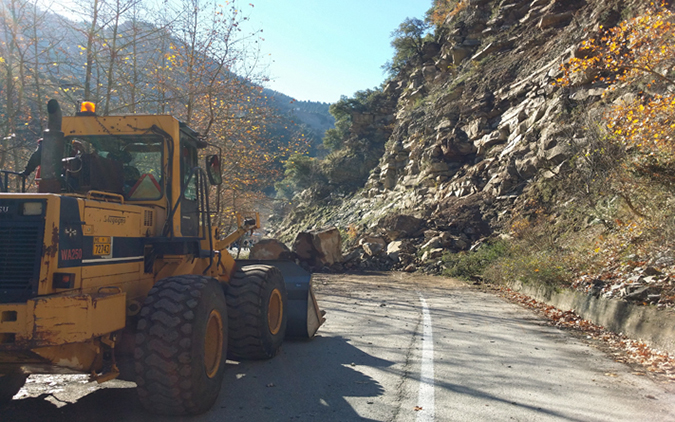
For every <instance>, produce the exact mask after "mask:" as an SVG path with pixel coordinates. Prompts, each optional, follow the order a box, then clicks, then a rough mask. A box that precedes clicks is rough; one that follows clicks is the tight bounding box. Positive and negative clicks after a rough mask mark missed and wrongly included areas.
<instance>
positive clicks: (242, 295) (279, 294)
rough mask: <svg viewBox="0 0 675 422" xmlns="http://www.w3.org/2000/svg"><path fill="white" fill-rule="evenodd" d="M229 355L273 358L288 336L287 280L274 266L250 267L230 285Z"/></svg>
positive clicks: (240, 357) (234, 277) (242, 357)
mask: <svg viewBox="0 0 675 422" xmlns="http://www.w3.org/2000/svg"><path fill="white" fill-rule="evenodd" d="M225 297H226V298H227V309H228V311H229V312H228V320H229V326H228V330H229V340H228V344H229V349H228V356H230V357H231V358H232V359H238V360H245V359H269V358H271V357H273V356H274V355H276V354H277V353H278V352H279V348H280V347H281V343H282V342H283V341H284V337H285V336H286V320H287V316H286V314H287V312H286V309H287V302H288V299H287V294H286V284H285V283H284V277H283V275H282V274H281V271H279V269H278V268H276V267H273V266H271V265H248V266H245V267H242V268H241V269H240V270H238V271H237V272H236V273H235V274H234V275H233V276H232V279H231V280H230V283H229V285H228V286H227V294H226V295H225Z"/></svg>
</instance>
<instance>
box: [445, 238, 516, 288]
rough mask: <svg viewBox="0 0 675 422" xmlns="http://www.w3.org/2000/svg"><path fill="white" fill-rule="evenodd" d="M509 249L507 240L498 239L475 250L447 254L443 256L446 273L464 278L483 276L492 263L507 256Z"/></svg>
mask: <svg viewBox="0 0 675 422" xmlns="http://www.w3.org/2000/svg"><path fill="white" fill-rule="evenodd" d="M509 251H510V246H509V243H508V242H507V241H505V240H496V241H493V242H488V243H485V244H484V245H482V246H480V247H479V248H477V249H476V250H475V251H470V252H460V253H456V254H453V253H448V254H445V255H444V256H443V262H444V265H445V267H446V270H445V271H444V274H445V275H447V276H450V277H458V278H462V279H469V278H471V277H476V276H482V275H483V272H484V271H485V270H486V269H487V268H488V267H489V266H490V265H491V264H493V263H494V262H495V261H497V260H498V259H500V258H502V257H504V256H507V255H508V254H509Z"/></svg>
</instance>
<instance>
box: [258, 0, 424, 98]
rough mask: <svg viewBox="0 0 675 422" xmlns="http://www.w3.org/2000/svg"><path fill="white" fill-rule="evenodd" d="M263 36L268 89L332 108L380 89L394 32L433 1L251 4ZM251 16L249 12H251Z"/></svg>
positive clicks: (277, 0)
mask: <svg viewBox="0 0 675 422" xmlns="http://www.w3.org/2000/svg"><path fill="white" fill-rule="evenodd" d="M250 1H251V3H252V4H253V5H254V7H253V8H252V9H249V8H248V7H246V9H249V10H250V15H249V17H250V19H251V24H252V25H253V26H254V27H258V28H261V29H262V30H263V33H262V37H263V38H264V39H265V41H264V42H263V43H262V51H263V53H264V55H265V56H266V58H265V60H267V61H268V62H269V76H270V78H271V81H270V82H269V83H268V84H267V87H268V88H271V89H274V90H275V91H279V92H281V93H283V94H286V95H288V96H291V97H293V98H295V99H297V100H301V101H304V100H310V101H321V102H328V103H333V102H335V101H337V100H339V99H340V96H341V95H346V96H348V97H351V96H352V95H353V94H354V93H355V92H356V91H360V90H364V89H368V88H374V87H377V86H379V85H380V84H381V83H382V82H383V81H384V78H385V75H384V73H383V71H382V65H383V64H384V63H385V62H386V61H387V60H390V59H391V58H392V56H393V50H392V48H391V46H390V42H391V38H390V35H391V32H392V31H393V30H394V29H396V28H397V27H398V25H399V24H400V23H401V22H403V20H404V19H405V18H407V17H410V18H419V19H423V18H424V13H425V12H426V11H427V10H428V9H429V8H430V7H431V3H432V2H431V0H286V1H284V0H250ZM247 11H248V10H247Z"/></svg>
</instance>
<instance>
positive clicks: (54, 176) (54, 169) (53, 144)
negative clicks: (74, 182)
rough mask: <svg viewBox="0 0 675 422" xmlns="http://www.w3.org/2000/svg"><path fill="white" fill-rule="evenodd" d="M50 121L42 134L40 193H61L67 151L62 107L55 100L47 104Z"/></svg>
mask: <svg viewBox="0 0 675 422" xmlns="http://www.w3.org/2000/svg"><path fill="white" fill-rule="evenodd" d="M47 111H48V112H49V120H48V122H47V129H46V130H45V131H44V132H43V133H42V154H41V157H40V165H41V167H42V169H41V170H40V174H41V176H42V180H41V181H40V186H39V189H38V191H39V192H40V193H60V192H61V173H63V163H62V161H61V159H62V158H63V152H64V150H65V137H64V135H63V132H62V131H61V122H62V120H63V119H62V114H61V106H59V102H58V101H56V100H55V99H51V100H49V102H48V103H47Z"/></svg>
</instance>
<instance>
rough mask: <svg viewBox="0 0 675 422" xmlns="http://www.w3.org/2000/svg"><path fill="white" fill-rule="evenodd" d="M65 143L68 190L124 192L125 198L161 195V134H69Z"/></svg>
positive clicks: (65, 176)
mask: <svg viewBox="0 0 675 422" xmlns="http://www.w3.org/2000/svg"><path fill="white" fill-rule="evenodd" d="M66 142H67V150H66V152H67V155H68V158H66V160H65V161H66V165H65V168H64V179H65V182H66V190H67V191H68V192H76V193H86V192H87V191H89V190H99V191H104V192H111V193H117V194H121V195H124V198H125V199H126V200H128V201H147V200H155V199H160V198H161V197H162V195H163V194H164V188H163V181H164V174H163V166H162V162H163V160H162V156H163V153H164V148H163V140H162V137H160V136H157V135H126V136H124V135H100V136H70V137H68V138H66Z"/></svg>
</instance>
